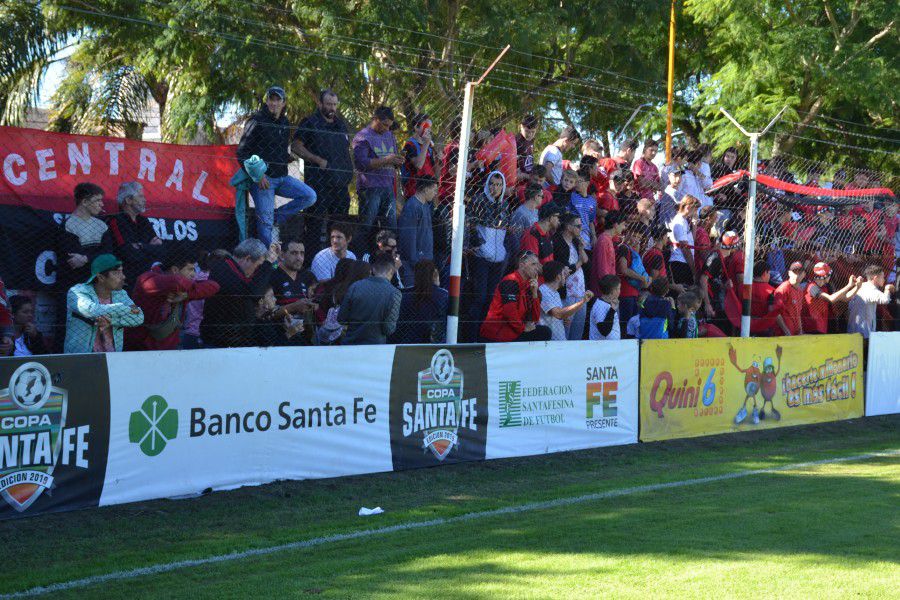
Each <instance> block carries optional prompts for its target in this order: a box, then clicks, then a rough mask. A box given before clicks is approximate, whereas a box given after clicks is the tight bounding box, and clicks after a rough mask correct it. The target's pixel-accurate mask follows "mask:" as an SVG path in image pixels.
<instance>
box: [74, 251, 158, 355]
mask: <svg viewBox="0 0 900 600" xmlns="http://www.w3.org/2000/svg"><path fill="white" fill-rule="evenodd" d="M124 285H125V273H123V272H122V261H120V260H119V259H118V258H116V257H115V256H113V255H112V254H101V255H100V256H98V257H97V258H95V259H94V260H93V261H92V262H91V277H90V279H88V280H87V282H85V283H78V284H75V285H74V286H72V289H70V290H69V293H68V295H67V304H66V307H67V309H68V312H67V314H68V322H67V323H66V341H65V346H64V349H65V353H66V354H79V353H90V352H121V351H122V346H123V337H124V335H123V334H124V330H125V328H126V327H137V326H138V325H140V324H141V323H143V322H144V313H143V312H142V311H141V309H140V308H139V307H137V306H135V304H134V302H132V301H131V298H129V297H128V293H127V292H125V290H123V289H122V288H123V287H124Z"/></svg>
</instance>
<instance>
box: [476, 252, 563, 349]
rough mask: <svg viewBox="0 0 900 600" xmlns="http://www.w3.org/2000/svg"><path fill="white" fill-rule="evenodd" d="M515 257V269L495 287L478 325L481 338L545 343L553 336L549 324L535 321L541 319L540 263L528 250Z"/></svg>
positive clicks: (496, 340)
mask: <svg viewBox="0 0 900 600" xmlns="http://www.w3.org/2000/svg"><path fill="white" fill-rule="evenodd" d="M517 259H518V260H517V266H516V269H515V270H514V271H513V272H512V273H510V274H509V275H507V276H506V277H504V278H503V279H502V280H501V281H500V285H498V286H497V290H496V291H495V292H494V298H493V300H492V301H491V305H490V308H488V313H487V317H486V318H485V320H484V323H482V324H481V337H482V339H483V340H485V341H487V342H532V341H543V342H546V341H548V340H549V339H550V337H551V335H552V334H551V332H550V328H549V327H547V326H546V325H537V324H536V323H537V322H538V321H539V320H540V318H541V297H540V292H539V291H538V277H540V275H541V268H542V267H541V263H540V261H539V260H538V257H537V255H535V254H534V253H533V252H530V251H528V250H523V251H522V252H521V253H520V254H519V256H518V257H517Z"/></svg>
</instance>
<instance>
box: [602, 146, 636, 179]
mask: <svg viewBox="0 0 900 600" xmlns="http://www.w3.org/2000/svg"><path fill="white" fill-rule="evenodd" d="M637 147H638V141H637V140H627V141H626V142H625V143H624V144H622V146H621V147H620V148H619V151H618V152H617V153H616V155H615V156H607V157H606V158H601V159H600V166H601V167H602V168H603V169H605V170H606V172H607V174H609V175H610V176H612V172H613V171H616V170H619V169H629V170H630V167H631V163H632V161H633V160H634V153H635V152H637Z"/></svg>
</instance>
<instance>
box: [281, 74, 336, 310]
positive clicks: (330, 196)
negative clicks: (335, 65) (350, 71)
mask: <svg viewBox="0 0 900 600" xmlns="http://www.w3.org/2000/svg"><path fill="white" fill-rule="evenodd" d="M292 149H293V151H294V153H295V154H297V155H298V156H299V157H300V158H302V159H303V161H304V167H303V179H304V180H305V183H306V184H307V185H308V186H309V187H311V188H312V189H313V191H315V192H316V198H317V199H316V203H315V204H314V205H312V206H311V207H310V208H309V210H308V211H307V215H308V218H307V221H306V223H305V226H304V229H305V231H306V234H305V237H304V247H305V249H306V252H308V253H309V254H310V255H315V254H316V252H318V251H319V250H321V249H322V248H323V247H324V245H325V244H324V243H323V237H324V236H325V233H326V228H325V226H326V224H327V223H329V222H331V221H333V220H334V219H335V218H336V217H339V216H344V215H347V214H349V212H350V190H349V185H350V181H351V180H352V179H353V161H352V160H351V159H350V129H349V128H348V127H347V122H346V121H345V120H344V119H343V118H342V117H341V116H340V115H339V114H338V96H337V94H335V93H334V92H333V91H331V90H328V89H326V90H322V91H321V92H319V102H318V107H317V108H316V110H315V111H314V112H313V113H312V114H311V115H309V116H308V117H306V118H305V119H303V120H302V121H301V122H300V125H299V126H298V127H297V133H296V134H295V135H294V142H293V145H292ZM275 294H276V296H277V295H278V292H277V291H276V292H275Z"/></svg>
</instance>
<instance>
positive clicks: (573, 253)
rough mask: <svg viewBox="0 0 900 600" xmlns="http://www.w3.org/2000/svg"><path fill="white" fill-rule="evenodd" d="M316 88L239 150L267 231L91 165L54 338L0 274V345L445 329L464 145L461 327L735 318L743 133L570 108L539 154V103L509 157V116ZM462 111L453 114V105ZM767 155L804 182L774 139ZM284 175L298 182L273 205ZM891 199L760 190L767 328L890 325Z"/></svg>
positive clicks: (538, 332) (547, 327) (638, 334)
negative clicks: (652, 123)
mask: <svg viewBox="0 0 900 600" xmlns="http://www.w3.org/2000/svg"><path fill="white" fill-rule="evenodd" d="M318 99H319V103H318V108H317V110H316V111H315V112H314V113H313V114H312V115H310V116H308V117H307V118H305V119H304V120H302V121H301V123H300V125H299V127H293V126H292V124H291V123H290V122H289V121H288V119H287V117H286V116H285V107H286V102H287V98H286V94H285V92H284V90H283V89H282V88H280V87H272V88H270V89H269V90H268V91H267V93H266V97H265V101H264V103H263V105H262V106H261V107H260V109H259V111H258V112H257V113H255V114H254V115H253V116H252V117H251V118H250V119H249V120H248V122H247V124H246V126H245V129H244V133H243V137H242V138H241V141H240V144H239V145H238V148H237V159H238V161H239V163H240V165H241V169H242V174H243V175H245V176H246V177H249V178H250V180H251V184H250V186H249V193H250V195H251V196H252V198H253V201H254V206H255V218H256V234H255V237H250V238H247V239H245V240H243V241H241V242H240V243H239V244H237V245H236V246H235V247H234V248H230V249H219V250H214V251H212V252H209V251H203V252H200V251H197V249H196V248H188V247H185V246H183V245H182V244H181V243H176V242H163V241H162V240H161V239H160V238H159V237H158V236H157V235H156V233H155V232H154V229H153V226H152V225H151V223H150V221H149V220H148V219H147V218H146V217H145V216H144V213H145V211H146V209H147V206H146V204H147V203H146V199H145V198H144V194H143V190H142V187H141V185H140V183H137V182H127V183H124V184H122V185H121V186H120V188H119V189H118V190H117V195H116V199H117V204H118V212H117V213H116V214H113V215H111V216H109V217H107V218H106V219H103V218H101V212H102V207H103V200H104V197H105V194H106V192H107V191H106V190H103V189H101V188H100V187H98V186H97V185H94V184H92V183H80V184H78V185H77V186H76V187H75V189H74V193H73V202H74V206H73V211H72V213H71V214H70V215H68V216H67V217H66V218H65V219H64V220H63V222H62V224H61V226H60V229H59V232H58V234H57V236H56V240H55V246H56V252H57V255H58V256H59V258H60V261H59V262H60V264H59V270H58V276H57V289H58V294H57V297H58V298H59V300H58V302H57V306H56V311H55V314H56V328H54V334H55V335H54V336H53V338H54V339H53V341H50V340H45V339H44V336H43V335H42V334H41V333H40V331H38V329H37V327H36V325H35V304H34V300H33V299H31V297H29V296H26V295H15V296H13V297H11V298H8V299H7V295H6V292H5V290H4V289H3V287H2V281H0V355H11V354H14V355H29V354H42V353H48V352H52V351H57V352H58V351H64V352H109V351H121V350H171V349H176V348H187V349H190V348H203V347H210V348H223V347H238V346H271V345H285V346H287V345H331V344H383V343H388V342H391V343H430V342H442V341H444V340H445V336H446V328H445V321H446V315H447V310H448V306H449V294H448V292H447V289H446V287H447V286H446V282H447V279H448V271H447V269H448V263H449V231H450V229H449V221H450V210H449V204H450V203H451V202H452V190H453V189H454V187H455V177H456V163H457V161H459V160H460V159H461V158H464V159H465V160H466V169H465V171H466V182H465V185H464V188H465V194H466V221H465V223H466V226H465V236H464V272H463V278H462V280H463V289H462V294H461V298H462V306H461V307H460V313H459V314H460V315H461V316H462V326H461V328H460V341H470V342H476V341H488V342H509V341H524V340H551V339H552V340H582V339H585V340H606V339H620V338H640V339H659V338H670V337H677V338H694V337H715V336H724V335H734V334H736V333H737V330H736V319H735V315H736V314H737V315H739V314H740V305H739V301H738V298H739V297H740V296H741V293H740V290H741V287H742V282H743V271H744V255H743V252H742V250H741V248H742V242H741V239H740V236H739V235H737V234H736V233H735V230H739V229H740V225H741V222H740V219H741V218H742V210H743V205H742V204H741V198H740V194H739V193H737V194H736V195H735V194H734V193H733V192H734V190H731V192H730V193H729V194H726V195H725V196H722V195H717V194H715V193H713V194H710V193H708V192H709V190H710V189H711V188H712V187H713V186H712V184H713V181H714V179H716V178H719V177H722V176H724V175H728V174H729V173H732V172H734V171H735V170H736V169H737V168H738V166H739V165H738V153H737V151H736V150H735V149H733V148H729V149H728V150H726V151H725V152H724V153H723V155H722V156H721V158H720V159H719V160H718V161H715V162H714V161H713V158H712V153H711V150H710V148H709V147H708V146H703V145H701V146H699V147H697V148H694V149H688V148H683V147H676V148H674V149H673V151H672V153H671V160H670V161H669V162H666V163H664V164H657V163H656V162H655V161H656V158H657V155H658V151H659V146H660V144H659V142H658V141H657V140H654V139H648V140H646V141H644V143H643V144H640V143H639V142H638V141H635V140H629V141H626V142H625V143H623V144H622V145H621V147H620V148H619V149H618V150H617V151H616V152H615V153H613V154H612V155H607V153H605V152H604V151H603V150H602V144H601V143H600V142H599V141H598V140H596V139H586V140H582V139H581V136H580V134H579V132H578V131H577V130H576V129H575V128H574V127H572V126H571V125H568V126H565V127H563V128H562V129H561V130H560V131H559V133H558V134H557V135H555V136H554V138H555V139H554V141H553V142H552V143H551V144H549V145H547V146H546V147H545V148H544V149H543V150H542V151H541V152H540V153H538V154H537V156H538V159H537V160H535V155H536V153H535V148H534V140H535V138H536V135H537V134H538V133H539V131H540V127H541V123H540V121H539V120H538V119H537V118H536V117H534V116H533V115H527V116H526V117H524V118H523V119H522V120H521V123H520V124H519V131H518V133H517V134H516V136H515V146H516V152H517V157H516V163H515V169H514V171H512V172H511V171H508V170H506V169H504V168H502V166H501V164H500V162H501V161H500V159H499V158H498V159H496V160H494V161H493V162H491V163H489V164H485V161H484V160H481V159H479V158H478V149H479V148H480V147H482V146H484V145H485V144H486V143H489V141H490V139H491V138H492V135H493V133H495V132H478V135H475V136H474V139H475V143H474V144H473V148H472V149H471V151H470V155H469V156H467V157H460V156H459V144H458V141H457V140H455V139H452V138H451V139H448V140H445V143H443V145H442V147H441V148H437V147H436V145H435V138H434V135H433V127H434V123H433V122H432V119H431V118H430V117H429V116H428V115H426V114H418V115H415V116H413V117H412V118H411V119H409V126H410V127H409V136H408V139H407V140H406V141H405V143H403V144H402V145H401V144H399V143H398V141H397V138H396V137H395V130H396V121H395V116H394V112H393V110H392V109H391V108H390V107H386V106H381V107H378V108H377V109H376V110H375V111H374V112H373V114H372V119H371V121H370V122H369V124H368V125H367V126H366V127H364V128H363V129H361V130H360V131H358V132H357V133H356V134H355V135H351V134H352V131H351V129H350V128H349V127H348V124H347V123H346V121H344V120H343V118H342V117H341V116H340V115H339V111H338V107H339V101H338V97H337V95H336V94H335V93H333V92H331V91H329V90H325V91H323V92H322V93H321V94H320V95H319V98H318ZM448 128H449V130H450V131H451V132H453V133H455V134H457V135H458V129H459V124H458V122H457V123H453V124H448ZM551 139H552V138H551ZM639 150H640V152H638V151H639ZM292 154H293V155H295V156H299V157H301V158H302V159H303V160H304V164H305V170H304V181H300V180H298V179H296V178H294V177H292V176H291V175H289V174H288V163H289V162H290V161H291V160H293V159H292ZM761 168H762V169H763V170H764V172H766V173H769V174H772V175H774V176H776V177H778V178H779V179H781V180H783V181H787V182H789V183H793V182H794V178H793V176H792V175H791V174H790V173H789V172H788V171H787V170H786V167H785V164H784V162H783V161H780V160H779V159H778V158H777V157H776V158H775V159H772V160H771V161H764V162H763V163H762V164H761ZM821 177H822V173H821V171H820V170H816V169H813V170H810V172H809V173H808V179H807V181H806V185H813V186H819V187H834V188H843V187H846V188H847V189H850V188H852V187H856V188H865V187H872V186H874V185H875V184H877V182H876V181H873V180H872V175H871V174H870V173H866V172H861V173H859V174H857V175H856V177H854V179H853V180H852V181H850V182H848V181H846V174H844V173H843V172H841V171H838V172H837V173H836V174H835V175H834V177H833V178H832V179H833V180H832V181H830V182H824V181H821ZM354 182H355V191H356V194H355V195H356V198H357V199H358V211H357V213H358V214H357V215H353V216H351V215H350V212H351V206H352V200H351V194H350V186H351V185H352V184H354ZM448 190H449V193H448ZM276 195H277V196H280V197H284V198H287V200H288V201H287V202H286V203H285V204H282V205H280V206H278V207H277V208H276V200H275V198H276ZM735 197H737V200H735ZM876 204H877V203H876V202H875V200H874V199H870V200H868V201H866V202H863V203H862V204H858V205H854V206H852V207H846V208H844V209H842V210H836V208H835V206H834V205H831V204H826V205H815V204H812V203H808V202H807V203H804V204H799V205H791V203H790V202H785V199H784V198H779V197H774V196H773V197H766V196H765V195H763V196H761V200H760V206H759V211H760V214H761V215H763V217H764V218H763V219H761V222H762V223H763V226H762V228H761V231H760V236H761V238H762V239H764V240H765V244H764V245H763V249H762V252H759V253H758V256H760V260H758V261H757V262H756V263H755V264H754V265H753V285H752V288H751V292H752V293H751V311H752V316H753V323H754V329H753V332H754V335H801V334H813V333H817V334H821V333H828V332H839V331H850V332H859V333H862V334H863V335H864V336H868V334H869V332H871V331H874V330H875V329H876V328H877V327H878V326H879V316H880V315H882V314H883V313H881V312H879V310H878V307H879V306H880V305H890V307H891V308H892V309H893V308H894V307H895V306H896V304H897V303H896V302H895V301H894V300H895V293H896V290H895V288H894V285H893V280H894V279H895V278H896V275H895V273H896V266H895V265H896V261H895V258H894V257H895V254H900V252H898V251H897V249H898V248H900V228H898V225H900V218H898V216H897V206H896V204H895V203H894V202H885V203H884V205H883V206H877V205H876ZM357 257H359V258H357ZM307 259H309V260H307ZM442 283H443V284H444V285H443V286H442ZM894 321H895V322H898V321H900V320H896V319H895V320H894Z"/></svg>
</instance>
